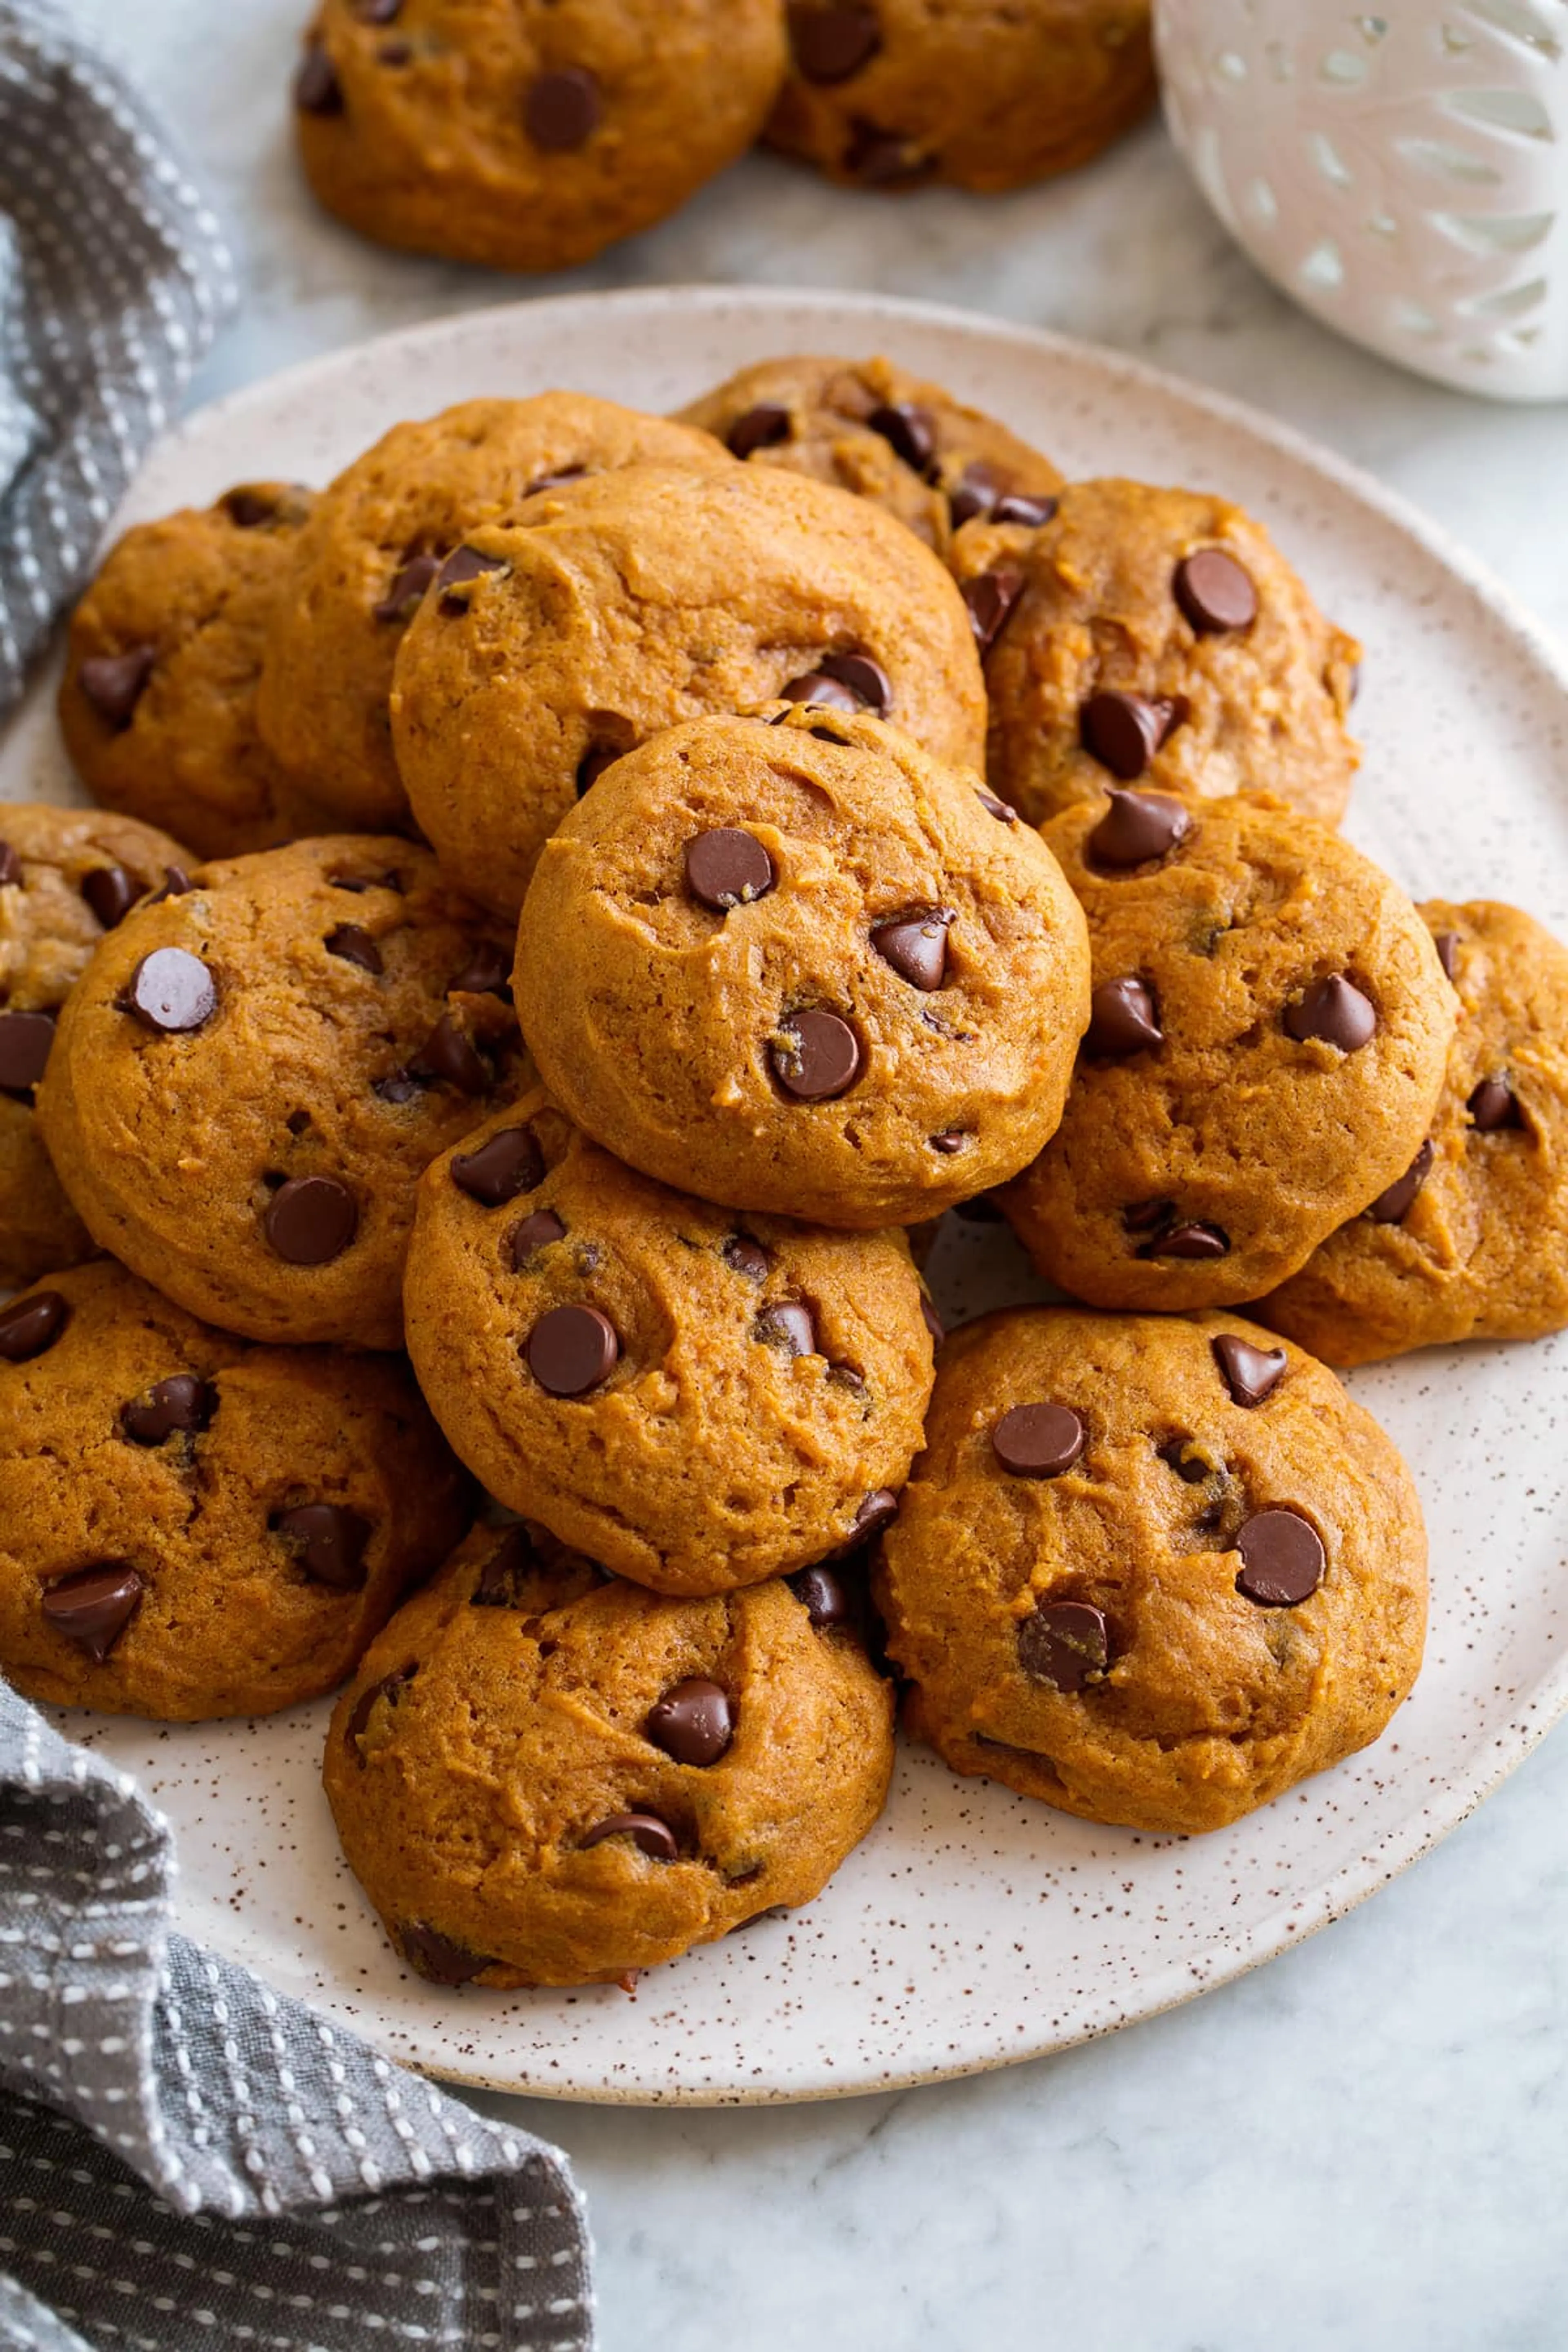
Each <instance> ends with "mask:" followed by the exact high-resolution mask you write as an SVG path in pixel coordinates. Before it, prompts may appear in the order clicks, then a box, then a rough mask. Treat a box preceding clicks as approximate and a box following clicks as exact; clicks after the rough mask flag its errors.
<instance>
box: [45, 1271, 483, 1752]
mask: <svg viewBox="0 0 1568 2352" xmlns="http://www.w3.org/2000/svg"><path fill="white" fill-rule="evenodd" d="M461 1525H462V1515H461V1506H460V1497H459V1488H458V1474H457V1469H456V1465H455V1464H454V1463H453V1462H452V1459H451V1456H450V1455H449V1454H447V1449H446V1447H445V1446H444V1445H443V1444H442V1443H441V1441H440V1438H439V1436H438V1435H437V1431H436V1428H435V1424H434V1423H432V1421H431V1420H430V1417H429V1415H428V1413H427V1412H426V1410H425V1408H424V1406H423V1404H422V1403H421V1402H420V1399H419V1395H418V1391H416V1388H415V1386H414V1383H413V1381H412V1380H411V1379H410V1378H409V1376H408V1372H407V1370H406V1368H405V1366H403V1365H401V1364H399V1363H397V1362H395V1361H392V1360H382V1359H380V1358H376V1357H370V1356H353V1355H345V1354H340V1353H337V1352H334V1351H331V1350H328V1349H308V1350H300V1349H275V1348H254V1347H250V1346H248V1345H247V1343H246V1342H245V1341H243V1340H240V1339H232V1338H230V1337H229V1336H228V1335H227V1334H226V1333H224V1332H221V1331H216V1330H214V1329H213V1328H211V1327H210V1326H208V1325H206V1324H204V1323H199V1322H197V1321H196V1320H195V1318H194V1317H192V1316H189V1315H187V1314H185V1313H184V1311H183V1310H182V1309H181V1308H179V1307H175V1306H174V1305H172V1304H171V1303H170V1301H169V1300H168V1299H166V1298H164V1297H162V1296H161V1295H160V1294H159V1293H158V1292H156V1291H154V1290H153V1289H152V1288H151V1287H150V1286H148V1285H147V1284H145V1283H142V1282H139V1281H137V1279H136V1278H135V1276H132V1275H131V1274H128V1273H127V1272H125V1270H124V1269H123V1268H122V1267H121V1266H118V1265H114V1264H113V1263H112V1262H111V1261H110V1260H109V1259H106V1258H100V1259H99V1260H98V1261H97V1262H96V1263H95V1264H93V1265H85V1266H80V1267H78V1268H76V1269H75V1270H74V1271H73V1272H70V1273H67V1274H59V1275H55V1276H50V1278H49V1280H48V1282H47V1285H45V1286H41V1287H39V1288H36V1289H34V1290H31V1291H29V1292H27V1293H26V1294H25V1295H24V1296H23V1297H21V1298H19V1299H16V1300H13V1301H12V1302H11V1303H10V1304H9V1305H7V1306H6V1307H0V1664H4V1667H5V1672H6V1674H7V1675H9V1677H10V1678H11V1680H12V1681H14V1682H15V1683H16V1685H17V1687H18V1688H19V1689H21V1690H24V1691H26V1693H27V1694H28V1695H29V1696H32V1697H35V1698H41V1699H45V1700H48V1701H50V1702H52V1703H54V1704H56V1705H59V1706H90V1707H94V1708H97V1709H99V1710H100V1711H103V1712H107V1713H111V1714H117V1715H118V1714H132V1715H148V1716H153V1717H160V1718H162V1719H164V1720H170V1721H184V1720H199V1719H201V1718H203V1717H215V1716H224V1715H251V1714H265V1713H268V1712H269V1711H270V1710H272V1709H273V1708H276V1707H279V1706H291V1705H293V1704H294V1703H295V1702H296V1701H298V1700H300V1699H302V1698H307V1697H312V1696H316V1695H317V1694H319V1693H321V1692H322V1691H326V1690H330V1689H331V1687H332V1685H333V1684H334V1683H337V1682H339V1681H341V1680H342V1676H343V1675H345V1674H347V1673H348V1672H349V1671H350V1669H351V1668H352V1667H353V1664H354V1663H355V1661H356V1660H357V1658H358V1657H359V1655H360V1654H361V1652H362V1651H363V1648H364V1645H365V1643H366V1642H367V1641H368V1640H369V1638H370V1636H371V1634H372V1633H374V1631H375V1629H376V1628H377V1626H378V1625H380V1624H381V1623H382V1622H383V1621H384V1619H385V1617H386V1616H387V1614H388V1612H390V1611H391V1609H392V1608H393V1606H394V1605H395V1602H396V1601H397V1599H398V1597H399V1595H400V1594H401V1592H402V1591H403V1590H404V1589H405V1586H406V1585H407V1584H408V1583H409V1582H410V1581H411V1580H412V1579H413V1578H414V1577H415V1576H416V1575H417V1574H420V1573H422V1572H423V1571H424V1570H426V1569H428V1568H429V1567H430V1566H431V1564H432V1563H433V1561H435V1560H437V1559H439V1558H440V1557H441V1556H442V1554H443V1553H444V1552H445V1551H446V1550H447V1549H448V1548H449V1547H450V1545H451V1544H452V1542H453V1541H454V1540H455V1538H456V1536H457V1534H458V1530H459V1529H460V1528H461Z"/></svg>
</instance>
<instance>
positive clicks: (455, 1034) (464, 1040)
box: [408, 1013, 490, 1095]
mask: <svg viewBox="0 0 1568 2352" xmlns="http://www.w3.org/2000/svg"><path fill="white" fill-rule="evenodd" d="M408 1069H409V1075H410V1076H413V1077H416V1078H426V1079H428V1080H429V1081H430V1083H431V1084H432V1085H434V1086H447V1087H457V1088H458V1092H459V1094H465V1095H482V1094H484V1093H485V1092H487V1090H488V1089H489V1083H490V1074H489V1070H488V1069H487V1068H486V1066H485V1065H484V1062H483V1060H482V1059H481V1058H480V1055H479V1053H478V1051H477V1050H476V1048H475V1046H474V1043H473V1040H472V1039H471V1038H470V1037H468V1036H466V1035H465V1034H464V1033H463V1031H462V1030H461V1029H459V1028H458V1024H457V1023H456V1022H455V1021H454V1020H453V1018H452V1016H451V1014H450V1013H442V1015H441V1018H440V1019H439V1021H437V1024H436V1026H435V1027H434V1029H432V1030H431V1032H430V1034H429V1035H428V1037H426V1040H425V1043H424V1044H423V1045H421V1046H420V1048H419V1050H418V1052H417V1053H416V1055H414V1056H413V1058H412V1060H411V1061H410V1062H409V1065H408Z"/></svg>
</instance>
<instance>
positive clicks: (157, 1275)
mask: <svg viewBox="0 0 1568 2352" xmlns="http://www.w3.org/2000/svg"><path fill="white" fill-rule="evenodd" d="M178 882H179V887H177V888H174V889H171V890H170V891H168V892H167V893H165V894H161V895H160V897H159V898H157V900H156V901H154V902H152V903H149V904H146V905H143V906H142V907H140V908H137V909H136V910H135V911H134V912H133V913H132V914H131V915H130V916H128V917H127V918H126V919H125V921H124V922H123V923H122V924H121V926H120V928H119V929H118V930H116V931H115V932H113V933H112V934H111V935H110V938H109V939H108V940H105V942H104V943H103V946H102V947H101V948H100V951H99V953H98V955H97V956H96V958H95V959H94V961H93V963H92V966H91V969H90V970H89V972H88V973H87V974H86V975H85V977H84V978H83V980H82V981H81V982H80V983H79V986H78V987H77V989H76V991H75V992H74V993H73V995H72V997H71V1000H70V1003H69V1004H68V1006H67V1007H66V1010H65V1012H64V1013H63V1014H62V1015H61V1019H60V1024H59V1030H58V1039H57V1043H56V1047H55V1052H54V1055H53V1056H52V1057H51V1061H50V1066H49V1070H48V1073H47V1081H46V1083H45V1085H44V1086H43V1087H42V1088H41V1089H40V1093H39V1116H40V1118H41V1119H42V1122H43V1129H44V1136H45V1140H46V1141H47V1144H48V1146H49V1150H50V1152H51V1154H52V1156H53V1158H54V1160H55V1164H56V1166H57V1168H58V1170H59V1171H60V1178H61V1181H62V1182H63V1183H64V1185H65V1187H66V1190H67V1192H68V1193H69V1195H70V1197H71V1199H72V1201H73V1202H74V1203H75V1206H76V1208H77V1210H78V1212H79V1214H80V1216H81V1218H82V1220H83V1223H85V1224H86V1226H87V1228H88V1230H89V1233H90V1234H92V1236H93V1238H94V1239H95V1240H96V1241H97V1242H98V1243H99V1244H100V1246H101V1247H103V1248H105V1249H109V1250H112V1251H113V1253H114V1255H116V1256H117V1257H120V1258H122V1259H123V1260H124V1261H125V1263H126V1265H130V1266H132V1267H134V1268H135V1270H136V1272H137V1273H138V1274H141V1275H142V1276H144V1277H145V1278H146V1279H147V1280H148V1281H150V1282H156V1283H157V1284H158V1286H159V1287H160V1288H161V1289H163V1290H165V1291H167V1293H168V1294H169V1296H170V1297H172V1298H174V1299H177V1300H178V1302H179V1303H180V1305H181V1306H183V1307H185V1308H187V1309H188V1310H189V1312H190V1313H192V1314H193V1315H201V1316H202V1317H204V1318H205V1319H206V1320H207V1321H208V1322H212V1323H216V1324H218V1325H219V1326H220V1327H221V1328H224V1329H225V1330H233V1331H242V1332H244V1333H245V1334H246V1335H247V1337H248V1338H250V1339H277V1340H296V1341H300V1340H331V1341H337V1342H339V1343H342V1344H343V1345H348V1346H357V1347H365V1348H396V1347H399V1346H401V1344H402V1332H403V1318H402V1308H401V1290H402V1281H403V1261H404V1256H405V1252H406V1249H407V1244H408V1235H409V1232H410V1229H411V1227H412V1225H413V1222H414V1188H415V1185H416V1181H417V1180H418V1177H419V1175H420V1173H421V1172H422V1171H423V1170H424V1169H425V1168H426V1165H427V1164H428V1162H429V1161H430V1160H433V1159H434V1158H435V1157H436V1156H437V1153H438V1152H440V1151H443V1150H445V1149H446V1148H447V1145H448V1144H449V1143H452V1142H455V1141H456V1139H458V1136H460V1135H463V1134H466V1133H467V1131H468V1129H469V1128H471V1127H472V1126H473V1125H474V1123H475V1121H476V1120H478V1119H480V1118H483V1117H484V1116H485V1114H486V1113H487V1112H488V1111H489V1109H490V1108H492V1106H493V1105H494V1104H495V1103H496V1102H498V1101H503V1100H505V1099H506V1098H507V1097H509V1096H510V1094H511V1093H513V1092H514V1091H515V1090H516V1088H517V1087H518V1086H519V1085H520V1084H521V1083H523V1082H524V1067H525V1065H524V1057H523V1055H522V1053H521V1046H520V1045H519V1043H518V1039H517V1030H516V1024H515V1022H514V1020H513V1017H512V1013H511V1008H510V1004H509V1003H507V1001H506V985H507V983H506V950H505V949H504V948H503V947H502V945H501V943H500V938H499V936H498V935H497V934H496V933H495V931H494V930H493V929H487V928H486V927H485V925H484V922H483V919H482V918H481V917H479V915H478V913H477V912H476V910H475V908H473V907H472V906H471V905H470V904H469V903H468V900H467V899H464V898H459V897H458V894H457V893H456V892H455V891H453V890H451V889H450V888H448V887H447V885H446V883H445V882H444V881H443V879H442V878H441V876H440V875H439V873H438V872H437V866H436V861H435V859H434V858H433V857H432V856H430V853H429V851H428V850H425V849H416V848H414V847H413V846H412V845H410V844H409V843H408V842H405V841H399V840H395V839H388V838H378V837H377V836H375V835H343V836H341V837H337V838H334V837H332V836H331V835H328V836H324V837H322V838H321V839H319V840H314V841H302V842H297V843H295V844H293V845H291V846H289V847H288V848H283V849H273V850H266V851H262V852H260V853H258V855H257V856H254V857H240V858H235V859H233V860H232V861H230V862H229V863H227V864H223V865H215V866H198V867H197V868H196V869H195V873H194V875H191V876H189V877H178Z"/></svg>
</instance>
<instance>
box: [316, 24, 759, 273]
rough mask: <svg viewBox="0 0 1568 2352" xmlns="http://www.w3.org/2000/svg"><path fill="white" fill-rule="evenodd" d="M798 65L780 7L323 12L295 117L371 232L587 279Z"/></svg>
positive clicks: (697, 180) (334, 197) (720, 156)
mask: <svg viewBox="0 0 1568 2352" xmlns="http://www.w3.org/2000/svg"><path fill="white" fill-rule="evenodd" d="M784 62H785V59H784V29H783V24H782V21H781V15H780V9H779V5H778V0H619V5H614V6H606V5H605V0H526V5H522V6H519V5H518V0H321V5H320V6H319V7H318V8H317V10H316V14H315V16H314V17H313V19H312V21H311V24H310V30H309V32H308V33H307V35H306V37H305V49H304V55H303V57H302V58H301V59H300V66H299V69H298V71H297V73H296V76H295V80H294V115H295V123H296V127H297V130H298V133H299V141H300V153H301V155H302V157H303V159H304V164H305V170H306V173H307V175H308V177H309V179H310V185H311V186H312V188H313V189H314V190H315V192H316V194H317V195H318V197H319V198H320V199H321V203H322V204H323V205H325V206H326V207H327V210H328V211H329V212H331V213H335V214H336V215H338V217H339V218H340V219H341V220H344V221H347V222H348V223H349V225H350V226H351V227H353V228H356V229H358V230H359V231H360V233H361V235H362V236H368V237H374V239H375V240H376V242H377V243H378V244H382V245H394V246H405V247H412V248H413V249H414V250H415V251H416V252H418V253H438V254H443V255H446V256H447V257H448V258H449V259H451V260H454V261H478V262H484V263H488V264H489V266H490V267H491V268H496V269H568V268H573V267H574V265H575V264H576V263H578V262H583V261H591V260H592V259H593V257H594V256H595V254H596V253H598V252H600V251H601V250H602V249H603V248H604V247H605V246H606V245H609V244H611V243H613V241H614V240H615V239H616V237H622V236H632V235H633V234H634V233H635V232H636V231H637V230H638V229H644V228H649V227H651V226H653V224H654V222H655V221H659V220H662V219H663V218H664V217H665V215H666V214H667V213H672V212H674V211H675V210H676V208H677V207H678V206H679V205H682V204H684V203H685V201H686V199H687V197H688V196H689V195H691V194H693V193H694V192H695V191H696V190H697V189H698V188H700V186H701V185H702V184H703V182H704V181H706V180H709V179H711V178H712V176H713V174H714V173H716V172H720V171H721V170H722V169H723V167H724V166H725V164H726V163H733V162H734V160H735V158H736V157H737V156H739V155H742V154H743V153H744V152H745V151H746V149H747V148H748V147H750V146H751V144H752V142H753V140H754V139H755V138H756V136H757V134H758V132H759V131H761V129H762V127H763V122H764V121H766V119H767V113H768V109H769V107H770V106H771V105H772V103H773V95H774V92H775V91H776V90H777V89H778V87H779V84H780V82H781V81H782V79H783V78H784Z"/></svg>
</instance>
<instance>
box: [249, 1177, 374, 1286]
mask: <svg viewBox="0 0 1568 2352" xmlns="http://www.w3.org/2000/svg"><path fill="white" fill-rule="evenodd" d="M262 1230H263V1231H264V1232H265V1234H266V1235H267V1238H268V1242H269V1243H270V1244H271V1245H272V1247H273V1249H274V1250H275V1251H276V1252H277V1254H278V1255H279V1257H280V1258H282V1259H283V1260H284V1261H285V1262H286V1263H287V1264H288V1265H329V1264H330V1263H331V1260H332V1259H333V1258H335V1257H341V1256H342V1254H343V1252H344V1250H346V1249H347V1247H348V1245H349V1244H350V1243H351V1242H352V1241H353V1237H354V1235H355V1234H356V1233H357V1232H358V1231H359V1210H358V1207H357V1206H356V1204H355V1202H354V1197H353V1193H352V1192H350V1191H349V1188H348V1186H347V1185H346V1184H341V1183H340V1182H339V1181H338V1179H337V1178H336V1177H335V1176H291V1177H290V1178H289V1181H288V1182H287V1183H286V1184H285V1185H283V1186H282V1187H281V1189H280V1190H279V1191H278V1192H275V1193H274V1194H273V1196H272V1199H271V1201H270V1202H268V1209H267V1214H266V1216H265V1217H264V1218H263V1219H262Z"/></svg>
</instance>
